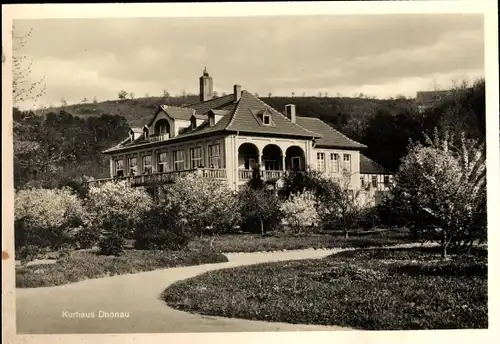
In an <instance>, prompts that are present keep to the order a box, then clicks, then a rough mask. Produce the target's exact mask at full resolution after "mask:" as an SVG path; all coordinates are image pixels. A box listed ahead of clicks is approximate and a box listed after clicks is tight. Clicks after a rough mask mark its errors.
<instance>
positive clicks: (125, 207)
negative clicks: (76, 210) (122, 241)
mask: <svg viewBox="0 0 500 344" xmlns="http://www.w3.org/2000/svg"><path fill="white" fill-rule="evenodd" d="M85 206H86V208H87V212H88V222H89V226H90V227H91V228H96V229H99V230H102V231H103V233H106V232H113V233H117V234H120V235H122V236H124V237H129V236H131V234H132V231H133V228H134V226H135V225H136V224H137V223H139V222H140V221H143V220H144V214H145V213H146V212H147V211H149V210H150V209H151V207H152V206H153V199H152V198H151V196H150V195H149V194H148V193H147V192H146V190H145V189H144V188H139V187H137V188H136V187H134V188H132V187H129V186H128V185H127V184H126V182H119V183H105V184H103V185H101V186H98V187H96V186H92V187H91V188H90V190H89V193H88V197H87V199H86V202H85Z"/></svg>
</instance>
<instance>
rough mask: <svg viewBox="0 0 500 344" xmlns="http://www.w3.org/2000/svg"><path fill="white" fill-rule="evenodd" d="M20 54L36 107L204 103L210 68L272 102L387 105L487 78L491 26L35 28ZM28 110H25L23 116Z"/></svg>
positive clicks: (266, 21)
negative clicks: (190, 98)
mask: <svg viewBox="0 0 500 344" xmlns="http://www.w3.org/2000/svg"><path fill="white" fill-rule="evenodd" d="M14 27H15V31H16V32H18V33H19V34H22V33H26V32H28V31H29V29H33V32H32V35H31V37H30V38H29V40H28V42H27V44H26V45H25V46H24V48H23V49H22V50H20V51H19V53H22V54H23V55H26V56H28V57H29V58H31V59H32V60H33V66H32V75H31V76H32V77H33V78H34V79H36V78H39V77H41V76H43V75H45V81H46V85H47V90H46V94H45V96H44V97H43V98H42V99H41V100H40V102H41V103H44V104H45V105H48V104H52V105H59V104H60V102H61V99H62V98H64V99H65V100H66V101H67V102H68V103H77V102H80V101H81V100H83V99H84V98H88V99H93V98H94V97H97V99H99V100H109V99H116V98H117V93H118V91H120V90H121V89H124V90H126V91H128V92H133V93H134V94H135V96H136V97H141V96H144V95H145V94H149V95H151V96H153V95H158V96H159V95H161V94H162V91H163V90H164V89H165V90H167V91H169V92H170V93H171V94H180V93H181V92H182V91H185V92H188V93H196V94H197V93H198V87H199V86H198V85H199V84H198V77H199V76H200V75H201V72H202V70H203V67H204V66H205V65H206V66H207V68H208V71H209V72H210V74H211V75H212V76H213V78H214V89H215V90H217V91H218V92H219V93H222V92H230V90H231V89H232V85H233V84H236V83H238V84H241V85H242V86H243V89H246V90H248V91H250V92H252V93H259V94H261V95H267V94H268V93H272V94H273V95H287V96H290V95H291V93H292V92H294V93H295V94H296V95H302V94H303V93H305V94H307V95H318V93H319V92H320V91H321V92H322V93H323V94H324V93H325V92H328V95H331V96H335V95H338V94H340V95H343V96H352V95H354V94H359V93H360V92H362V93H364V94H367V95H370V96H376V97H378V98H388V97H391V96H397V95H399V94H403V95H405V96H408V97H414V96H415V93H416V91H417V90H426V89H434V88H436V87H438V88H447V87H449V86H451V85H452V84H453V82H457V81H461V80H463V79H468V80H471V81H473V80H474V79H475V78H477V77H482V76H484V34H483V18H482V16H481V15H474V14H462V15H461V14H448V15H442V14H423V15H413V14H412V15H408V14H398V15H394V14H393V15H356V16H354V15H343V16H330V15H329V16H295V17H293V16H290V17H232V18H230V17H226V18H137V19H136V18H116V19H109V18H107V19H104V18H102V19H101V18H99V19H37V20H16V21H14ZM23 107H24V106H23Z"/></svg>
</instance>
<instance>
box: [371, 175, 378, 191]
mask: <svg viewBox="0 0 500 344" xmlns="http://www.w3.org/2000/svg"><path fill="white" fill-rule="evenodd" d="M377 184H378V181H377V176H372V186H373V187H374V188H376V187H377Z"/></svg>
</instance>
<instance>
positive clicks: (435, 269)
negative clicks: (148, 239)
mask: <svg viewBox="0 0 500 344" xmlns="http://www.w3.org/2000/svg"><path fill="white" fill-rule="evenodd" d="M162 297H163V299H164V300H165V301H166V302H167V304H169V305H170V306H172V307H174V308H177V309H180V310H184V311H190V312H196V313H201V314H206V315H216V316H225V317H234V318H244V319H252V320H266V321H278V322H288V323H302V324H320V325H337V326H343V327H351V328H355V329H367V330H416V329H464V328H487V327H488V308H487V251H486V250H476V251H475V252H474V253H473V254H472V255H469V256H466V257H456V256H455V257H452V259H450V260H446V261H443V260H441V259H440V252H439V249H437V248H434V247H433V248H420V247H419V248H413V249H369V250H368V249H367V250H356V251H348V252H342V253H340V254H337V255H333V256H329V257H327V258H324V259H321V260H302V261H294V262H278V263H268V264H258V265H252V266H245V267H240V268H235V269H226V270H217V271H213V272H209V273H206V274H203V275H200V276H197V277H194V278H192V279H189V280H185V281H180V282H177V283H175V284H174V285H172V286H171V287H170V288H168V289H167V290H166V291H165V292H164V294H163V296H162Z"/></svg>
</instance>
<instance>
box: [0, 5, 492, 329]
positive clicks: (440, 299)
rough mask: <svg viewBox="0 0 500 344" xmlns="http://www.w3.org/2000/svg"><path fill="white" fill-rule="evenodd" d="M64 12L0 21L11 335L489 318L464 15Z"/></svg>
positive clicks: (476, 112)
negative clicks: (7, 143)
mask: <svg viewBox="0 0 500 344" xmlns="http://www.w3.org/2000/svg"><path fill="white" fill-rule="evenodd" d="M206 5H209V4H206ZM219 5H220V4H219ZM228 5H229V4H228ZM42 6H43V5H42ZM67 6H75V7H77V6H81V8H82V13H85V15H84V14H82V15H81V17H78V15H77V14H76V15H77V16H76V17H75V12H72V13H73V15H72V16H68V17H63V16H59V17H58V16H55V17H52V18H50V17H47V18H35V17H29V18H22V16H20V17H19V18H13V19H12V21H11V23H10V24H9V27H8V29H9V31H7V32H6V30H5V26H4V29H3V31H2V36H3V37H4V36H5V35H8V36H9V37H10V38H11V44H8V45H7V46H6V45H5V44H4V43H2V45H3V46H2V77H4V74H6V73H10V71H11V72H12V83H11V84H12V88H8V90H9V92H11V93H12V96H10V93H9V95H8V96H6V95H5V94H4V95H3V98H4V101H5V99H8V98H10V100H11V103H10V105H9V106H7V107H6V106H5V105H4V106H3V116H2V117H4V123H5V121H11V122H10V124H9V126H10V128H11V135H12V141H11V147H12V148H9V149H12V150H11V154H12V159H11V160H9V161H7V162H6V160H5V159H2V160H3V161H2V164H3V165H5V164H12V165H10V166H11V168H10V170H11V172H9V173H10V174H9V175H10V176H12V178H11V180H9V181H8V182H9V183H11V184H10V185H11V186H10V189H12V190H13V191H12V198H10V199H7V201H5V199H4V201H3V203H4V204H5V202H10V204H11V207H10V208H11V209H12V212H13V214H12V216H11V220H10V222H11V223H10V224H9V226H10V227H9V228H12V233H11V234H12V235H11V236H10V237H11V241H12V246H5V245H4V244H2V245H3V246H4V247H3V248H2V249H3V250H4V251H3V255H2V256H3V259H4V261H3V263H2V265H3V267H5V264H6V263H7V262H9V261H10V262H11V263H12V266H13V267H12V274H11V275H12V276H10V277H11V278H12V285H13V287H12V288H13V289H12V295H11V296H12V299H13V301H12V303H13V304H14V305H15V310H13V312H15V314H14V313H12V314H10V315H9V316H10V317H11V318H15V330H12V331H13V332H14V333H15V334H18V335H39V334H51V335H55V334H168V333H229V332H296V331H301V332H302V331H306V332H307V331H309V332H316V331H326V332H329V331H335V332H336V333H341V332H342V331H409V330H486V329H488V328H489V327H491V318H489V316H488V314H489V307H488V301H489V300H490V299H491V295H489V293H488V276H489V274H488V238H489V236H488V227H489V225H488V224H489V223H490V222H489V220H488V218H489V216H487V209H488V204H489V210H490V212H491V210H492V208H491V206H492V204H491V199H490V198H489V197H490V190H488V199H487V185H488V188H490V187H493V186H491V185H495V186H496V185H497V181H496V180H495V182H491V184H490V170H489V169H490V164H491V162H490V160H488V169H487V159H486V156H487V131H488V137H489V140H490V141H488V150H490V149H495V152H496V150H497V149H498V146H499V144H498V132H497V131H496V130H498V128H499V124H498V116H499V115H498V104H497V105H496V113H488V116H487V112H488V111H489V110H487V103H486V99H487V98H488V97H487V89H486V85H488V87H490V86H491V85H492V84H490V83H489V81H487V80H489V79H488V78H489V75H487V74H488V73H487V67H486V62H485V61H486V60H487V59H488V56H487V53H486V40H487V35H486V32H487V30H486V24H485V23H486V21H485V15H484V14H483V13H479V12H478V13H474V12H463V13H460V12H457V11H450V12H449V13H444V12H443V13H432V12H429V11H428V10H427V11H422V12H421V13H419V12H417V11H414V12H413V13H412V12H408V11H406V12H405V11H402V12H401V13H378V12H375V11H374V12H373V13H370V12H364V13H342V12H338V13H336V12H335V11H334V10H329V11H326V10H325V13H321V12H318V13H312V14H308V13H307V12H303V13H295V14H286V12H284V13H283V14H279V13H275V14H269V15H258V14H255V15H252V14H251V12H249V14H248V15H240V16H230V15H227V16H226V15H224V13H221V14H220V15H214V14H213V13H212V14H211V15H206V16H204V15H201V14H200V15H198V14H197V15H193V16H190V15H186V16H182V15H178V16H171V15H168V11H165V12H164V13H165V14H161V13H159V12H158V14H157V15H153V16H152V15H151V14H150V15H149V16H141V15H140V13H137V14H134V13H133V12H132V14H131V15H129V16H110V17H106V16H96V17H89V16H88V13H89V12H88V11H84V9H85V8H86V7H87V6H93V5H83V4H80V5H67ZM95 6H97V5H95ZM110 6H116V7H117V8H121V7H122V6H124V7H126V6H128V5H127V4H108V8H110ZM165 6H167V5H166V4H165ZM192 6H193V8H194V7H195V6H197V5H196V4H192ZM200 6H201V4H200ZM234 6H236V5H234ZM241 6H244V5H243V4H241ZM282 6H284V7H283V8H286V7H287V6H288V5H286V4H284V3H283V4H282ZM292 6H293V5H290V7H292ZM325 6H326V5H325ZM335 6H336V5H335V4H330V6H329V7H328V8H335ZM339 6H340V5H339ZM366 6H367V7H368V5H366ZM422 6H423V5H422ZM430 6H432V5H430V4H429V5H428V6H427V8H429V7H430ZM2 7H3V6H2ZM13 7H15V5H14V6H13ZM219 8H220V7H219ZM315 8H316V7H315ZM325 8H326V7H325ZM95 11H96V12H98V11H99V10H98V7H95ZM76 13H77V12H76ZM162 13H163V12H162ZM196 13H200V12H196ZM490 34H493V35H497V32H490ZM2 41H4V40H3V39H2ZM495 43H496V39H495ZM496 54H498V50H497V51H496ZM497 56H498V55H497ZM495 68H498V64H497V66H496V67H495ZM7 70H8V71H7ZM496 70H497V71H498V69H496ZM496 78H498V75H496ZM496 80H498V79H496ZM9 87H10V85H9ZM494 87H498V84H497V85H496V86H494ZM4 90H5V89H4ZM496 92H498V91H496ZM496 94H498V93H496ZM496 97H497V98H496V99H497V100H498V96H496ZM488 101H490V98H488ZM490 108H491V107H490ZM493 109H495V106H494V107H493ZM5 111H9V112H7V113H5ZM10 111H11V113H10ZM489 116H492V117H495V116H496V117H495V118H494V119H493V120H490V119H489V118H488V117H489ZM6 117H7V118H6ZM490 121H491V122H490ZM6 123H9V122H6ZM487 123H488V125H487ZM492 126H493V127H492ZM487 128H488V129H487ZM491 130H494V131H493V136H494V137H490V133H491ZM4 133H5V131H4ZM491 139H493V140H492V141H491ZM491 142H492V143H491ZM490 144H492V147H493V146H494V147H493V148H491V147H490V146H489V145H490ZM3 149H5V147H4V148H3ZM492 154H493V153H492ZM496 154H497V153H494V155H495V156H496V157H497V158H498V156H497V155H496ZM490 156H493V155H488V159H490V158H489V157H490ZM494 164H496V165H498V161H497V162H494ZM4 167H5V166H4ZM493 168H494V170H495V171H498V166H495V167H493ZM487 171H488V183H487ZM494 177H495V178H496V179H498V176H494ZM5 178H7V177H5V176H4V177H3V183H4V185H6V184H5V183H6V180H5ZM5 209H6V208H4V210H5ZM493 212H494V211H493ZM490 221H491V219H490ZM4 226H6V225H5V219H4ZM4 228H6V227H4ZM2 232H4V230H2ZM3 234H4V236H5V235H6V234H5V233H3ZM9 235H10V234H9ZM490 242H491V241H490ZM9 257H10V258H9ZM490 271H491V269H490ZM490 277H491V276H490ZM4 278H5V276H2V279H4ZM490 287H491V286H490ZM491 290H492V289H490V291H491ZM2 297H4V295H3V296H2ZM490 301H491V300H490ZM3 316H5V314H4V315H3ZM490 317H491V314H490Z"/></svg>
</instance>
